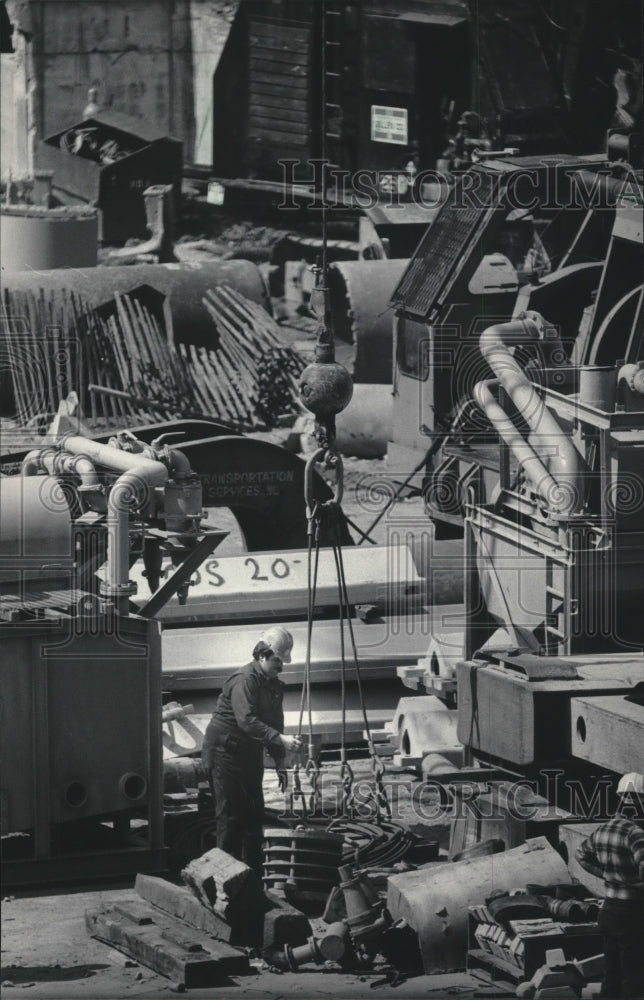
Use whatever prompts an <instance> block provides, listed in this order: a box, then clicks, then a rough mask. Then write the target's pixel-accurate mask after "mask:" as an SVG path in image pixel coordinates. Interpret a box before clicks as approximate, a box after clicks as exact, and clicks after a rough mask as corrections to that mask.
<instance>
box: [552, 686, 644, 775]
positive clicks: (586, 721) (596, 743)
mask: <svg viewBox="0 0 644 1000" xmlns="http://www.w3.org/2000/svg"><path fill="white" fill-rule="evenodd" d="M570 729H571V733H572V752H573V755H574V756H575V757H579V758H581V760H588V761H591V763H593V764H596V765H597V766H599V767H605V768H608V769H609V770H611V771H616V772H617V774H623V773H625V772H627V771H644V706H642V705H637V704H636V703H635V702H633V701H625V700H624V696H623V695H597V696H594V697H584V698H572V699H571V702H570ZM618 730H619V739H618V740H616V739H614V738H613V735H614V733H615V732H617V731H618Z"/></svg>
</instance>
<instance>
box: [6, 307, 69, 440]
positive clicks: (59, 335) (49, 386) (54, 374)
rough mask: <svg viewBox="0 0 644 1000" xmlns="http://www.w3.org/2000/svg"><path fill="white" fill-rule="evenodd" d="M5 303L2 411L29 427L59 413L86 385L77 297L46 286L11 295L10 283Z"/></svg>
mask: <svg viewBox="0 0 644 1000" xmlns="http://www.w3.org/2000/svg"><path fill="white" fill-rule="evenodd" d="M2 305H3V309H2V316H1V323H0V333H1V344H0V350H1V352H2V355H3V361H4V362H5V364H6V372H7V375H6V384H4V385H3V387H2V388H3V412H4V413H5V415H12V416H13V415H15V418H16V421H17V422H18V423H19V424H21V425H23V426H24V425H27V424H29V422H30V421H33V420H35V419H36V418H38V417H42V416H46V415H49V414H52V413H53V412H55V411H56V409H57V408H58V405H59V403H60V402H61V401H62V400H63V399H65V398H66V397H67V395H68V394H69V393H70V392H71V391H72V389H75V390H77V391H78V387H79V386H80V385H82V384H83V381H84V373H83V366H82V358H81V352H80V349H79V347H80V345H79V340H78V338H77V337H76V336H75V333H74V320H73V311H74V302H73V297H71V298H70V297H68V296H67V295H66V294H64V295H62V296H57V297H54V296H53V295H49V296H48V297H47V296H46V295H45V293H44V291H43V290H42V289H38V290H35V291H34V292H28V293H20V292H19V293H13V294H12V293H10V292H9V290H8V289H6V288H5V289H4V290H3V303H2Z"/></svg>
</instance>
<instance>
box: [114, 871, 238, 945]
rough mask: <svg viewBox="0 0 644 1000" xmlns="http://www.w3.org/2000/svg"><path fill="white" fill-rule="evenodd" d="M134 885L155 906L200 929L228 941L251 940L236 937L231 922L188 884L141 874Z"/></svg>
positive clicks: (234, 942) (143, 897)
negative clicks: (196, 894)
mask: <svg viewBox="0 0 644 1000" xmlns="http://www.w3.org/2000/svg"><path fill="white" fill-rule="evenodd" d="M134 888H135V890H136V891H137V892H138V894H139V896H141V897H142V899H145V900H147V901H148V902H149V903H152V905H153V906H156V907H158V908H159V909H160V910H163V911H164V912H165V913H169V914H170V915H171V916H173V917H177V918H178V919H179V920H183V921H184V922H185V923H187V924H189V925H190V926H191V927H195V928H197V930H200V931H205V933H206V934H210V935H212V937H215V938H219V940H220V941H229V942H232V943H233V944H247V943H250V942H246V941H244V940H234V936H233V933H232V928H231V926H230V924H228V923H227V922H226V921H225V920H224V919H223V917H220V916H219V915H218V914H217V913H214V912H213V911H212V910H211V909H210V908H209V907H206V906H204V905H203V903H201V902H200V901H199V900H198V899H197V898H196V896H195V895H194V894H193V893H192V892H191V890H190V889H188V888H187V887H186V886H183V885H174V884H173V883H172V882H167V881H166V880H165V879H163V878H157V877H156V876H154V875H140V874H139V875H137V876H136V883H135V885H134Z"/></svg>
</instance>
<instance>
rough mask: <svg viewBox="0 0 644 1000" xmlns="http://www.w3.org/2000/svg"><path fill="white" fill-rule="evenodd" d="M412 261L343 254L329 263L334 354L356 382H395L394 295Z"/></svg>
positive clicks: (387, 383) (330, 311)
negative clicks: (348, 257)
mask: <svg viewBox="0 0 644 1000" xmlns="http://www.w3.org/2000/svg"><path fill="white" fill-rule="evenodd" d="M408 263H409V261H408V260H406V259H398V260H369V261H367V260H354V261H350V260H345V261H337V262H336V263H334V264H331V266H330V267H329V277H328V282H329V313H330V327H331V329H332V331H333V334H334V337H335V339H336V356H337V358H338V360H339V361H341V362H342V364H344V365H345V366H346V367H347V368H348V369H349V371H350V372H351V374H352V375H353V380H354V382H375V383H378V384H380V385H391V382H392V370H393V355H392V350H393V348H392V344H393V311H392V308H391V305H390V301H389V300H390V299H391V295H392V293H393V291H394V288H395V287H396V285H397V284H398V281H399V279H400V277H401V276H402V274H403V271H404V270H405V268H406V267H407V264H408Z"/></svg>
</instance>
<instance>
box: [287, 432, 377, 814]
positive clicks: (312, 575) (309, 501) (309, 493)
mask: <svg viewBox="0 0 644 1000" xmlns="http://www.w3.org/2000/svg"><path fill="white" fill-rule="evenodd" d="M322 463H324V464H325V465H326V466H327V467H328V468H331V469H332V470H333V471H334V472H335V476H336V482H335V490H334V492H333V496H332V498H331V499H329V500H326V501H319V500H316V499H315V496H314V484H315V480H314V473H315V466H316V465H318V464H322ZM343 474H344V469H343V464H342V458H341V456H340V455H339V454H338V453H337V452H336V451H335V450H334V449H332V448H328V447H321V448H318V449H317V451H315V452H314V453H313V454H312V455H311V456H310V457H309V459H308V460H307V463H306V469H305V476H304V493H305V500H306V506H307V520H308V526H309V527H308V539H309V545H308V634H307V651H306V662H305V673H304V682H303V684H302V692H301V699H300V719H299V725H298V735H301V733H302V722H303V718H304V709H305V701H306V702H307V703H308V705H307V707H308V717H309V746H308V759H307V762H306V766H305V774H306V777H307V778H308V780H309V782H310V785H311V795H310V798H309V804H310V810H311V813H315V812H316V807H317V806H318V805H319V804H320V801H321V788H320V784H321V781H320V779H321V772H320V768H319V766H318V764H317V761H316V760H315V748H314V744H313V723H312V710H311V645H312V633H313V616H314V610H315V596H316V589H317V576H318V565H319V555H320V529H321V525H322V523H323V522H324V521H326V522H327V523H328V525H329V527H330V529H331V533H332V538H333V542H332V549H333V557H334V561H335V567H336V576H337V583H338V610H339V612H340V646H341V664H342V695H341V700H342V706H341V707H342V737H341V755H340V761H341V764H340V783H341V788H342V797H341V801H342V814H343V815H344V816H346V815H347V814H351V813H352V810H353V800H354V788H353V786H354V780H355V779H354V772H353V769H352V768H351V765H350V764H349V762H348V760H347V754H346V666H345V641H344V626H345V620H346V625H347V627H348V631H349V637H350V641H351V648H352V653H353V662H354V669H355V676H356V681H357V684H358V694H359V699H360V707H361V710H362V716H363V722H364V728H365V734H366V737H367V745H368V750H369V756H370V757H371V770H372V775H373V782H374V792H373V795H372V799H373V803H374V806H375V810H376V817H377V819H378V820H381V819H382V818H383V817H384V816H386V817H390V816H391V807H390V804H389V800H388V799H387V793H386V790H385V787H384V783H383V776H384V774H385V766H384V763H383V761H382V760H381V759H380V758H379V757H378V755H377V753H376V748H375V745H374V742H373V739H372V736H371V731H370V726H369V720H368V716H367V711H366V705H365V700H364V693H363V690H362V681H361V676H360V666H359V662H358V652H357V647H356V641H355V636H354V633H353V625H352V622H351V605H350V602H349V594H348V590H347V583H346V575H345V570H344V560H343V557H342V543H341V538H340V531H339V519H338V515H339V514H340V512H341V507H340V503H341V500H342V496H343V487H344V479H343ZM314 539H315V548H314ZM314 554H315V559H314V561H313V555H314ZM294 786H295V788H296V790H297V791H296V794H297V795H298V796H300V797H301V799H302V804H303V811H304V813H305V814H306V804H305V799H306V797H305V794H304V792H303V791H302V790H301V782H300V765H299V764H296V766H295V781H294Z"/></svg>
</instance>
